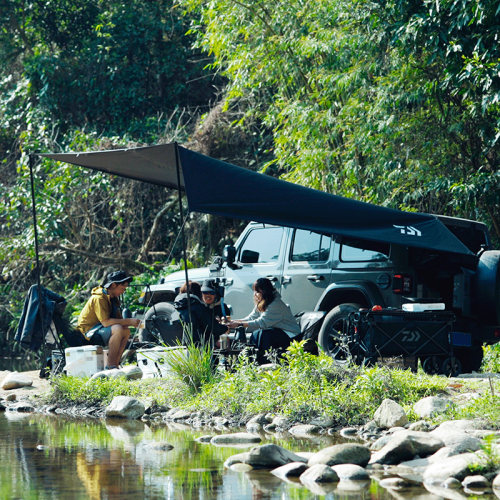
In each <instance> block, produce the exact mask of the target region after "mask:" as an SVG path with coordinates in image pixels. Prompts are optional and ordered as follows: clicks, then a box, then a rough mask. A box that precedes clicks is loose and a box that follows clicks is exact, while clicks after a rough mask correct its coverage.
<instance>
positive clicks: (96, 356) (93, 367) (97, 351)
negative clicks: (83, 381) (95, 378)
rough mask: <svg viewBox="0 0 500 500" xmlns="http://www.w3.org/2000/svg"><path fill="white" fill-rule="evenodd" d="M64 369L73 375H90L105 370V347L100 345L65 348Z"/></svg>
mask: <svg viewBox="0 0 500 500" xmlns="http://www.w3.org/2000/svg"><path fill="white" fill-rule="evenodd" d="M64 357H65V359H66V366H65V367H64V371H65V372H66V374H67V375H71V376H72V377H90V376H92V375H94V373H97V372H100V371H102V370H104V356H103V349H102V347H101V346H99V345H85V346H81V347H67V348H66V349H65V350H64Z"/></svg>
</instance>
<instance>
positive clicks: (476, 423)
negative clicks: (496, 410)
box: [431, 419, 488, 433]
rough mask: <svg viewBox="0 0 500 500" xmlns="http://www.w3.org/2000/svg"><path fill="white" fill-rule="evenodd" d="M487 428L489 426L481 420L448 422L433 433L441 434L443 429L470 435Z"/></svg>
mask: <svg viewBox="0 0 500 500" xmlns="http://www.w3.org/2000/svg"><path fill="white" fill-rule="evenodd" d="M487 427H488V426H487V424H486V422H484V421H482V420H481V419H474V420H469V419H462V420H446V421H445V422H443V423H441V424H440V425H439V426H438V427H436V428H435V429H434V430H432V431H431V432H439V431H442V430H443V429H446V430H452V431H454V432H458V431H462V432H468V433H469V432H472V431H474V430H482V429H486V428H487Z"/></svg>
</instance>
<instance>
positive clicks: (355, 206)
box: [42, 143, 474, 256]
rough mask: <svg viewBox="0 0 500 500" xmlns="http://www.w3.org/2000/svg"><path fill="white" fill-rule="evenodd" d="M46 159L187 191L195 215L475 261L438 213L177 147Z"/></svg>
mask: <svg viewBox="0 0 500 500" xmlns="http://www.w3.org/2000/svg"><path fill="white" fill-rule="evenodd" d="M42 156H45V157H49V158H52V159H55V160H59V161H63V162H67V163H72V164H75V165H81V166H83V167H87V168H91V169H94V170H100V171H103V172H108V173H111V174H116V175H120V176H123V177H129V178H132V179H137V180H141V181H146V182H151V183H153V184H158V185H162V186H167V187H172V188H181V189H184V190H185V191H186V195H187V199H188V205H189V209H190V210H191V211H197V212H202V213H209V214H216V215H222V216H227V217H235V218H240V219H244V220H254V221H257V222H266V223H271V224H277V225H280V226H289V227H296V228H301V229H309V230H312V231H317V232H321V233H325V234H336V235H343V236H352V237H356V238H361V239H367V240H374V241H386V242H390V243H396V244H400V245H405V246H411V247H420V248H428V249H432V250H437V251H442V252H452V253H456V254H462V255H467V256H473V255H474V254H473V253H472V252H471V251H470V250H469V249H468V248H467V247H466V246H465V245H464V244H463V243H462V242H461V241H460V240H459V239H458V238H456V237H455V236H454V235H453V233H452V232H451V231H449V230H448V229H447V227H446V226H445V225H444V224H443V223H442V222H441V221H440V220H439V219H438V218H437V217H436V216H434V215H429V214H422V213H413V212H402V211H399V210H394V209H391V208H386V207H380V206H376V205H372V204H369V203H364V202H360V201H356V200H352V199H349V198H343V197H341V196H336V195H332V194H328V193H324V192H321V191H317V190H315V189H310V188H306V187H303V186H299V185H296V184H292V183H290V182H286V181H283V180H280V179H275V178H273V177H270V176H267V175H264V174H260V173H257V172H253V171H251V170H247V169H244V168H241V167H237V166H235V165H231V164H230V163H225V162H222V161H219V160H216V159H214V158H210V157H208V156H205V155H202V154H199V153H196V152H194V151H190V150H189V149H186V148H183V147H181V146H177V145H176V144H174V143H172V144H163V145H158V146H149V147H142V148H133V149H121V150H111V151H100V152H84V153H63V154H42ZM178 173H179V177H178Z"/></svg>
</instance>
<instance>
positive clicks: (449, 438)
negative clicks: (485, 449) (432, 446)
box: [429, 427, 481, 455]
mask: <svg viewBox="0 0 500 500" xmlns="http://www.w3.org/2000/svg"><path fill="white" fill-rule="evenodd" d="M429 434H430V435H432V436H435V437H437V438H438V439H441V441H443V443H444V444H445V446H446V447H447V448H450V449H451V450H453V452H454V453H453V454H454V455H458V454H459V453H465V452H467V451H476V450H479V448H480V447H481V440H480V439H479V438H477V437H474V436H471V435H470V434H467V433H465V432H461V431H454V430H452V429H449V428H446V427H445V428H442V429H439V428H437V429H434V430H433V431H431V432H430V433H429Z"/></svg>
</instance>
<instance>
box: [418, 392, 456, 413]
mask: <svg viewBox="0 0 500 500" xmlns="http://www.w3.org/2000/svg"><path fill="white" fill-rule="evenodd" d="M451 406H453V401H452V400H451V399H449V398H444V397H441V396H429V397H427V398H423V399H420V400H419V401H417V402H416V403H415V404H414V405H413V411H414V412H415V413H416V414H417V415H418V416H419V417H420V418H430V417H433V416H434V415H437V414H439V413H444V412H445V411H446V410H447V409H448V408H450V407H451Z"/></svg>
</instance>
